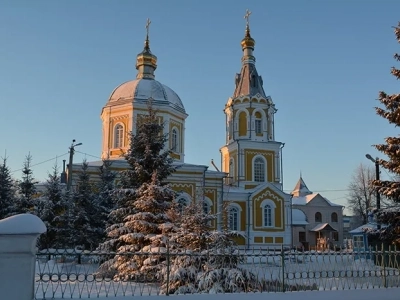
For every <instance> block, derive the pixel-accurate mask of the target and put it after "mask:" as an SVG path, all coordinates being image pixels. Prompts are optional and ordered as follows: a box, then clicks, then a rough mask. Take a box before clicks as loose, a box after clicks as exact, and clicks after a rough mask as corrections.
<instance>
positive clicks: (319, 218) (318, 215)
mask: <svg viewBox="0 0 400 300" xmlns="http://www.w3.org/2000/svg"><path fill="white" fill-rule="evenodd" d="M315 222H316V223H321V222H322V214H321V213H320V212H316V213H315Z"/></svg>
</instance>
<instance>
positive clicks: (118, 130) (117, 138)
mask: <svg viewBox="0 0 400 300" xmlns="http://www.w3.org/2000/svg"><path fill="white" fill-rule="evenodd" d="M123 143H124V127H123V126H122V124H117V125H115V128H114V148H121V147H123V146H124V145H123Z"/></svg>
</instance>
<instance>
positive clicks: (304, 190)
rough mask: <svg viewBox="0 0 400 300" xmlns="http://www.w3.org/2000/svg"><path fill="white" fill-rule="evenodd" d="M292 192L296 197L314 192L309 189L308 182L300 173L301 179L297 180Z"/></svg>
mask: <svg viewBox="0 0 400 300" xmlns="http://www.w3.org/2000/svg"><path fill="white" fill-rule="evenodd" d="M292 194H293V195H294V196H296V197H304V196H307V195H310V194H312V192H311V191H310V190H309V189H308V187H307V185H306V183H305V182H304V180H303V178H302V177H301V175H300V178H299V181H297V184H296V186H295V187H294V189H293V191H292Z"/></svg>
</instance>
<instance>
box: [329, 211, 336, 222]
mask: <svg viewBox="0 0 400 300" xmlns="http://www.w3.org/2000/svg"><path fill="white" fill-rule="evenodd" d="M337 221H338V216H337V213H335V212H334V213H332V215H331V222H337Z"/></svg>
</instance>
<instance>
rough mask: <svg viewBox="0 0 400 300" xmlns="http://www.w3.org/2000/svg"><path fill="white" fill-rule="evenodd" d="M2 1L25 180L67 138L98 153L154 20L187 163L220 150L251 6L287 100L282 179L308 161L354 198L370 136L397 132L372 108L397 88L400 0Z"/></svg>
mask: <svg viewBox="0 0 400 300" xmlns="http://www.w3.org/2000/svg"><path fill="white" fill-rule="evenodd" d="M0 7H1V9H0V40H1V46H0V78H1V80H0V92H1V94H0V101H1V110H0V111H1V118H0V128H1V130H0V141H1V142H0V154H1V155H0V156H4V153H5V151H7V157H8V163H9V165H10V167H11V169H12V170H14V171H15V172H14V173H13V174H14V176H15V177H16V178H19V177H20V175H21V173H20V171H18V169H20V168H21V167H22V164H23V160H24V157H25V155H26V154H27V153H28V152H30V153H31V154H32V156H33V164H37V165H36V166H34V168H33V169H34V175H35V177H36V178H37V179H38V180H44V179H45V178H46V176H47V173H48V171H50V170H51V169H52V167H53V165H54V163H55V160H54V159H53V160H52V158H55V157H56V156H59V158H58V162H59V165H61V164H62V159H67V158H68V157H67V155H66V153H67V152H68V147H69V145H70V143H71V140H72V139H76V140H77V141H78V142H82V143H83V145H82V146H80V147H79V148H77V150H78V151H80V152H82V153H86V155H85V154H82V153H76V155H75V157H74V159H75V162H80V161H82V159H83V158H85V157H86V158H87V159H88V160H98V158H97V157H98V156H100V150H101V149H100V145H101V122H100V111H101V108H102V106H103V105H105V103H106V102H107V100H108V97H109V95H110V93H111V92H112V90H113V89H114V88H115V87H116V86H117V85H119V84H120V83H122V82H124V81H127V80H130V79H134V78H135V76H136V69H135V58H136V54H137V53H139V52H140V51H141V50H142V48H143V41H144V36H145V29H144V26H145V22H146V19H147V18H150V19H151V20H152V24H151V29H150V40H151V49H152V51H153V53H154V54H155V55H157V57H158V69H157V71H156V79H157V80H159V81H161V82H162V83H164V84H166V85H168V86H170V87H171V88H172V89H174V90H175V91H176V92H177V93H178V94H179V95H180V97H181V99H182V100H183V102H184V105H185V108H186V110H187V112H188V114H189V117H188V119H187V122H186V157H185V160H186V162H190V163H198V164H206V165H208V164H209V162H210V160H211V159H212V158H213V159H214V160H215V161H216V162H218V163H219V162H220V154H219V148H220V147H221V146H222V145H223V144H224V142H225V123H224V122H225V117H224V114H223V111H222V110H223V107H224V105H225V103H226V101H227V100H228V98H229V97H230V96H231V95H232V93H233V89H234V77H235V73H237V72H239V71H240V59H241V55H242V52H241V47H240V41H241V39H242V38H243V35H244V28H245V20H244V19H243V15H244V13H245V10H246V9H247V8H249V9H250V10H251V11H252V12H253V13H252V15H251V19H250V26H251V32H252V36H253V38H254V39H255V40H256V48H255V52H254V54H255V56H256V58H257V69H258V72H259V73H260V74H261V75H262V76H263V79H264V89H265V91H266V93H267V94H269V95H271V96H272V99H273V101H274V102H275V104H276V107H277V108H278V112H277V114H276V119H275V128H276V129H275V130H276V138H277V140H279V141H282V142H285V148H284V152H283V155H284V156H283V160H284V162H283V168H284V189H285V190H291V189H292V188H293V187H294V185H295V184H296V182H297V180H298V177H299V173H300V171H301V172H302V174H303V178H304V180H305V181H306V183H307V185H308V187H309V188H310V189H311V190H313V191H321V192H322V194H323V195H325V196H327V197H329V198H330V199H331V200H333V201H335V202H337V203H340V204H344V205H345V204H346V200H345V198H346V193H347V191H346V189H347V186H348V183H349V180H350V178H351V175H352V173H353V171H354V169H355V168H356V167H357V166H358V165H359V164H360V163H361V162H363V163H366V164H368V163H369V162H368V161H367V160H366V158H365V154H366V153H370V154H372V155H373V156H376V155H379V153H378V152H377V151H375V150H374V148H373V147H371V145H372V144H376V143H381V142H383V139H384V138H385V137H387V136H389V135H393V134H397V131H396V130H395V128H394V127H393V126H391V125H389V124H388V123H387V122H386V121H385V120H383V119H381V118H380V117H378V116H377V115H376V114H375V111H374V108H373V107H374V106H376V105H378V101H377V100H376V98H377V95H378V92H379V91H380V90H385V91H386V92H388V93H396V92H399V84H398V82H396V80H395V78H394V77H393V76H391V75H390V67H392V66H393V65H395V61H394V59H393V54H394V52H396V51H399V47H398V44H397V43H396V41H395V38H394V34H393V28H392V26H394V25H396V24H397V22H398V21H400V17H399V14H398V12H399V11H400V1H397V0H385V1H371V0H364V1H356V0H352V1H350V0H336V1H333V0H331V1H316V0H314V1H312V0H310V1H305V0H304V1H298V0H292V1H289V0H287V1H261V0H259V1H255V0H253V1H251V0H249V1H229V2H228V1H210V0H204V1H185V0H170V1H152V2H149V1H128V0H120V1H105V0H96V1H93V0H92V1H78V0H68V1H65V0H64V1H61V0H60V1H50V0H48V1H43V0H36V1H30V0H2V1H1V3H0ZM63 154H65V155H64V156H61V155H63ZM47 160H49V161H47ZM43 161H47V162H45V163H41V162H43ZM382 175H383V176H386V173H385V172H383V173H382Z"/></svg>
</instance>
